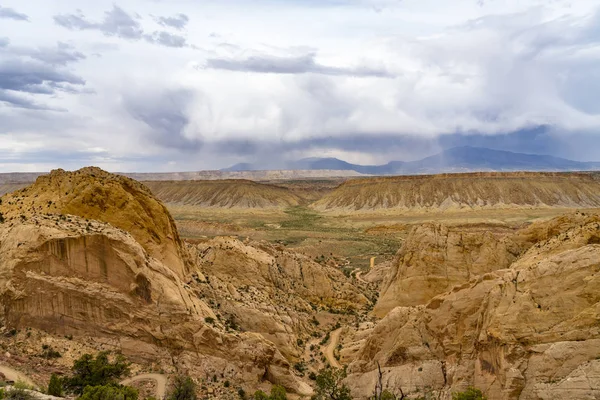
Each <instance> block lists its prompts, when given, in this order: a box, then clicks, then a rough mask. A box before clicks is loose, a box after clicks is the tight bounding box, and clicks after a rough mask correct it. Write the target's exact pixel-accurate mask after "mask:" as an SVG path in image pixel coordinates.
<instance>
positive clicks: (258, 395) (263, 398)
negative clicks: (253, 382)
mask: <svg viewBox="0 0 600 400" xmlns="http://www.w3.org/2000/svg"><path fill="white" fill-rule="evenodd" d="M252 398H253V399H254V400H269V395H268V394H266V393H265V392H263V391H262V390H257V391H256V392H254V396H252Z"/></svg>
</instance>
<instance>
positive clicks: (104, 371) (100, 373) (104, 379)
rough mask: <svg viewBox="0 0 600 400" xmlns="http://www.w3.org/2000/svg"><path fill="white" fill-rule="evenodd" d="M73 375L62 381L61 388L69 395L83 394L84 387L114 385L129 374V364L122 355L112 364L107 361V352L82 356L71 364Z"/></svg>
mask: <svg viewBox="0 0 600 400" xmlns="http://www.w3.org/2000/svg"><path fill="white" fill-rule="evenodd" d="M72 371H73V375H72V376H71V377H66V378H64V379H63V386H64V388H65V390H66V391H67V392H69V393H75V394H79V395H81V394H83V393H84V389H85V387H86V386H92V387H94V386H106V385H109V384H114V383H116V382H117V381H118V379H119V378H121V377H122V376H123V375H126V374H128V373H129V364H128V363H127V362H126V361H125V358H124V357H123V356H122V355H117V356H116V358H115V361H114V362H110V361H109V359H108V352H105V351H104V352H101V353H98V355H96V357H95V358H94V356H92V355H91V354H84V355H83V356H81V357H80V358H79V359H78V360H76V361H75V363H74V364H73V368H72Z"/></svg>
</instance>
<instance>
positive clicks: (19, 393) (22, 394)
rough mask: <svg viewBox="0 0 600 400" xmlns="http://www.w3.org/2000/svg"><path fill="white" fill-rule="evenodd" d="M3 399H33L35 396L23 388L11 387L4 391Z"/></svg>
mask: <svg viewBox="0 0 600 400" xmlns="http://www.w3.org/2000/svg"><path fill="white" fill-rule="evenodd" d="M4 399H6V400H35V397H33V395H32V394H31V393H29V392H27V391H25V389H22V388H12V389H8V390H6V391H5V392H4Z"/></svg>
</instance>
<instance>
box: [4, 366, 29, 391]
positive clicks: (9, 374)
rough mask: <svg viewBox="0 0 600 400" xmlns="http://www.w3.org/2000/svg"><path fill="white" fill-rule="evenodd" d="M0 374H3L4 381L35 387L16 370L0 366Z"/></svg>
mask: <svg viewBox="0 0 600 400" xmlns="http://www.w3.org/2000/svg"><path fill="white" fill-rule="evenodd" d="M0 373H2V374H4V376H5V377H6V379H8V380H9V381H13V382H19V381H20V382H24V383H26V384H28V385H29V386H33V387H37V385H36V384H35V383H34V382H33V381H32V380H31V379H29V378H28V377H27V376H26V375H25V374H23V373H21V372H19V371H17V370H16V369H12V368H10V367H7V366H5V365H0Z"/></svg>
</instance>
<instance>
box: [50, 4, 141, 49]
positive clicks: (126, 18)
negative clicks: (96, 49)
mask: <svg viewBox="0 0 600 400" xmlns="http://www.w3.org/2000/svg"><path fill="white" fill-rule="evenodd" d="M54 22H55V23H57V24H58V25H61V26H63V27H65V28H67V29H70V30H98V31H100V32H102V33H103V34H104V35H106V36H116V37H119V38H123V39H131V40H138V39H141V38H142V34H143V29H142V27H141V25H140V23H139V22H138V21H136V20H135V19H134V18H133V17H132V16H131V15H129V14H127V13H126V12H125V11H124V10H123V9H122V8H120V7H118V6H117V5H115V4H113V8H112V10H110V11H106V12H105V13H104V19H103V20H102V22H93V21H88V20H87V19H86V18H85V16H84V15H83V14H82V13H81V12H79V13H78V14H60V15H55V16H54Z"/></svg>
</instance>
